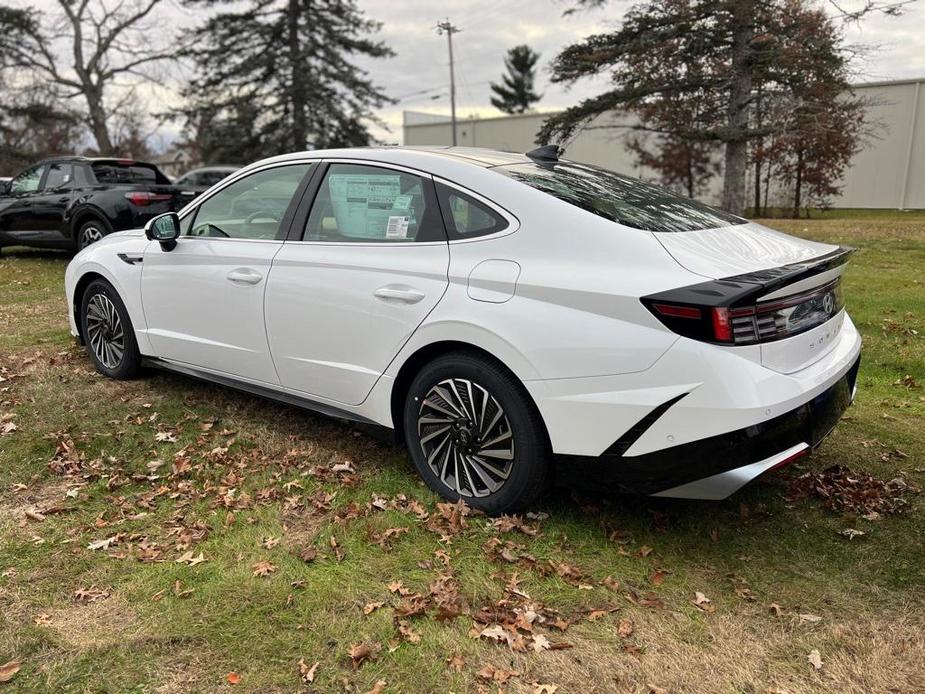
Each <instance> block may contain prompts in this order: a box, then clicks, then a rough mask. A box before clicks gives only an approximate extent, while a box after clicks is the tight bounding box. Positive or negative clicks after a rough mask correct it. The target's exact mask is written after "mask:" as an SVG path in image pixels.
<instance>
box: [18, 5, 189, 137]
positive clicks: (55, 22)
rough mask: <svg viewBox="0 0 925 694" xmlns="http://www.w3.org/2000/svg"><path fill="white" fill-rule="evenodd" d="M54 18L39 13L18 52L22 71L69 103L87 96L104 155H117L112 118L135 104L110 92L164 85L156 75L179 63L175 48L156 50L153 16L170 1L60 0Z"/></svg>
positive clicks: (162, 47) (90, 115) (89, 114)
mask: <svg viewBox="0 0 925 694" xmlns="http://www.w3.org/2000/svg"><path fill="white" fill-rule="evenodd" d="M56 2H57V5H58V7H59V8H60V11H59V12H58V13H57V14H54V15H45V14H44V13H38V12H36V13H34V17H35V19H36V21H35V22H34V24H33V27H34V28H33V30H32V31H30V32H29V34H28V36H27V40H26V41H23V42H22V43H21V44H20V45H19V46H18V47H16V48H15V50H14V60H15V62H16V64H18V65H19V66H21V67H25V68H28V69H30V70H33V71H35V72H36V73H38V74H39V75H40V76H42V77H43V78H44V79H45V80H47V81H48V82H50V83H52V84H54V85H56V86H58V87H59V88H61V89H62V90H63V92H64V94H65V96H67V97H69V98H76V97H83V99H84V101H85V102H86V107H87V116H88V119H89V124H90V129H91V130H92V132H93V136H94V138H96V144H97V149H98V150H99V152H100V153H101V154H105V155H111V154H114V147H113V137H112V133H111V131H110V126H111V119H112V117H113V115H115V114H116V113H118V112H119V110H120V109H121V108H123V107H124V106H125V104H126V101H131V99H128V100H126V99H121V100H113V99H112V96H113V95H112V94H111V93H110V92H112V91H114V90H115V89H118V88H124V87H128V92H127V93H128V94H133V91H132V90H131V81H132V80H133V79H134V80H136V81H137V80H147V81H154V82H159V79H158V75H157V74H156V72H155V71H154V70H155V68H156V67H158V66H161V65H163V64H164V63H165V62H166V61H171V60H174V59H175V48H173V47H171V45H170V43H168V44H167V45H166V46H164V45H163V44H158V45H152V42H151V40H150V36H151V35H158V34H159V33H160V32H156V31H149V30H150V29H151V28H152V24H153V20H154V18H155V17H154V13H155V10H156V8H157V7H158V5H162V4H164V2H165V0H56Z"/></svg>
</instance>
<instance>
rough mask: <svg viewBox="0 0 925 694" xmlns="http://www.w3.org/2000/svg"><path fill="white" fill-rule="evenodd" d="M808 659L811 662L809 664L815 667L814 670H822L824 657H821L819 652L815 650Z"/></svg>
mask: <svg viewBox="0 0 925 694" xmlns="http://www.w3.org/2000/svg"><path fill="white" fill-rule="evenodd" d="M806 659H807V660H808V661H809V664H810V665H812V666H813V669H814V670H821V669H822V656H821V655H819V651H818V650H816V649H815V648H814V649H813V650H811V651H810V652H809V655H808V656H806Z"/></svg>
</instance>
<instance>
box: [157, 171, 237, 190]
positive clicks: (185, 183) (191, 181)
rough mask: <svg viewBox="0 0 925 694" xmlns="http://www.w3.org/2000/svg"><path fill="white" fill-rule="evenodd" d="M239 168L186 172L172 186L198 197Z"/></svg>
mask: <svg viewBox="0 0 925 694" xmlns="http://www.w3.org/2000/svg"><path fill="white" fill-rule="evenodd" d="M240 168H241V167H240V166H204V167H202V168H201V169H193V170H192V171H187V172H186V173H185V174H183V175H182V176H180V178H178V179H177V180H176V181H174V182H173V184H174V185H175V186H176V187H177V188H182V189H183V190H184V191H193V193H194V194H195V195H199V193H204V192H205V191H207V190H208V189H209V188H211V187H212V186H214V185H215V184H216V183H218V182H219V181H221V180H222V179H223V178H227V177H228V176H230V175H231V174H233V173H234V172H235V171H237V170H238V169H240Z"/></svg>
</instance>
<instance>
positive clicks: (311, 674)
mask: <svg viewBox="0 0 925 694" xmlns="http://www.w3.org/2000/svg"><path fill="white" fill-rule="evenodd" d="M320 664H321V661H320V660H316V661H315V664H314V665H312V666H311V667H309V666H308V664H307V663H306V662H305V658H299V678H300V679H301V680H302V681H303V682H308V683H309V684H311V683H312V682H314V681H315V673H316V672H317V671H318V666H319V665H320Z"/></svg>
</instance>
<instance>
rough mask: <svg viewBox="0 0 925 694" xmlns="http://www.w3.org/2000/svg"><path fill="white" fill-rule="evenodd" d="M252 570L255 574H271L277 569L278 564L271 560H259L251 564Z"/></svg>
mask: <svg viewBox="0 0 925 694" xmlns="http://www.w3.org/2000/svg"><path fill="white" fill-rule="evenodd" d="M251 570H252V571H253V572H254V576H269V575H270V574H271V573H273V572H274V571H276V565H275V564H273V562H270V561H258V562H256V563H255V564H254V565H253V566H251Z"/></svg>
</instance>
